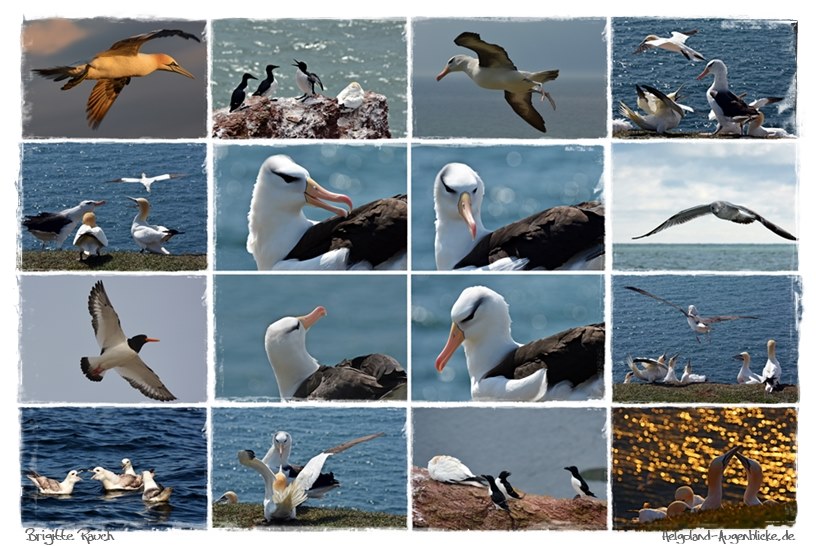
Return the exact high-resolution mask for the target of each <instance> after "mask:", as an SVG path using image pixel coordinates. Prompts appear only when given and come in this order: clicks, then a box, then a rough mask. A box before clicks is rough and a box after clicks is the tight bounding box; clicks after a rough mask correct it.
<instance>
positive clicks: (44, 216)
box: [23, 200, 105, 248]
mask: <svg viewBox="0 0 816 546" xmlns="http://www.w3.org/2000/svg"><path fill="white" fill-rule="evenodd" d="M104 204H105V201H92V200H85V201H82V202H81V203H79V204H78V205H77V206H75V207H71V208H68V209H65V210H63V211H60V212H41V213H39V214H37V215H27V216H26V217H25V219H24V220H23V227H25V228H26V229H27V230H28V232H29V233H31V234H32V235H33V236H34V237H36V238H37V239H39V240H40V241H42V245H43V248H45V243H47V242H49V241H55V242H56V244H57V246H58V247H61V246H62V243H64V242H65V239H67V238H68V236H69V235H70V234H71V232H72V231H73V230H74V226H76V225H77V223H78V222H79V221H80V220H82V217H83V216H84V215H85V213H86V212H93V211H94V209H95V208H96V207H99V206H102V205H104Z"/></svg>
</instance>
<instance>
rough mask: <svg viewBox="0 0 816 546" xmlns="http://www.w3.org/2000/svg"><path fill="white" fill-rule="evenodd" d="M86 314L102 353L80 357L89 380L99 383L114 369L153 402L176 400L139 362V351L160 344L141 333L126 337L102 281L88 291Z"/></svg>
mask: <svg viewBox="0 0 816 546" xmlns="http://www.w3.org/2000/svg"><path fill="white" fill-rule="evenodd" d="M88 311H89V312H90V314H91V325H92V326H93V329H94V335H95V336H96V342H97V343H98V344H99V348H100V349H102V352H101V353H100V355H99V356H83V357H82V359H81V360H80V365H81V368H82V373H84V374H85V377H87V378H88V379H90V380H91V381H102V379H103V376H104V375H105V372H107V371H108V370H112V369H113V370H116V371H117V372H119V375H121V376H122V378H123V379H124V380H125V381H127V382H128V383H130V386H131V387H133V388H134V389H137V390H138V391H139V392H141V393H142V394H144V395H145V396H147V397H148V398H153V399H154V400H161V401H169V400H175V399H176V397H175V396H173V394H172V393H171V392H170V391H169V390H167V387H165V386H164V383H162V382H161V379H159V376H158V375H156V374H155V372H153V370H151V369H150V368H148V367H147V365H146V364H145V363H144V362H143V361H142V359H141V357H140V356H139V352H140V351H141V350H142V347H144V345H145V344H146V343H150V342H155V341H159V340H158V339H153V338H149V337H147V336H146V335H144V334H139V335H137V336H133V337H132V338H127V337H125V333H124V332H123V331H122V326H121V324H120V322H119V315H117V314H116V310H115V309H114V308H113V305H112V304H111V301H110V299H109V298H108V294H107V293H106V292H105V286H104V285H103V284H102V281H97V283H96V284H95V285H94V286H93V288H91V293H90V295H89V296H88Z"/></svg>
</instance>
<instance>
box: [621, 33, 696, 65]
mask: <svg viewBox="0 0 816 546" xmlns="http://www.w3.org/2000/svg"><path fill="white" fill-rule="evenodd" d="M695 34H697V31H696V30H687V31H684V32H677V31H673V32H672V33H671V37H670V38H660V37H659V36H657V35H655V34H649V35H648V36H646V37H645V38H644V39H643V41H642V42H640V45H639V46H638V47H637V49H635V53H641V52H643V51H646V50H647V49H652V48H659V49H665V50H666V51H673V52H676V53H680V54H681V55H683V57H685V58H686V59H688V60H689V61H692V62H693V61H705V57H703V56H702V55H701V54H699V53H697V52H696V51H694V50H693V49H691V48H690V47H689V46H687V45H686V40H688V38H689V36H694V35H695Z"/></svg>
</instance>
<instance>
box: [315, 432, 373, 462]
mask: <svg viewBox="0 0 816 546" xmlns="http://www.w3.org/2000/svg"><path fill="white" fill-rule="evenodd" d="M384 434H385V432H377V433H376V434H367V435H365V436H360V437H359V438H355V439H353V440H349V441H348V442H344V443H342V444H340V445H337V446H334V447H332V448H329V449H325V450H323V453H328V454H332V455H333V454H335V453H340V452H341V451H345V450H347V449H348V448H350V447H354V446H356V445H357V444H362V443H363V442H367V441H369V440H373V439H374V438H379V437H380V436H383V435H384ZM306 466H308V465H306Z"/></svg>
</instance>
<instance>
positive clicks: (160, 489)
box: [142, 469, 173, 504]
mask: <svg viewBox="0 0 816 546" xmlns="http://www.w3.org/2000/svg"><path fill="white" fill-rule="evenodd" d="M155 475H156V472H155V470H153V469H150V470H145V471H143V472H142V482H143V483H144V491H143V492H142V500H143V501H145V502H146V503H149V504H161V503H165V502H169V501H170V495H171V494H172V493H173V488H172V487H164V486H163V485H162V484H160V483H158V482H156V480H155Z"/></svg>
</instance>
